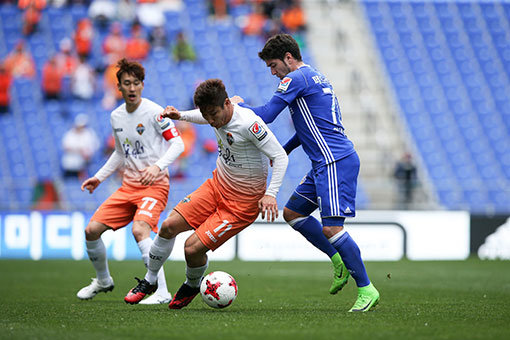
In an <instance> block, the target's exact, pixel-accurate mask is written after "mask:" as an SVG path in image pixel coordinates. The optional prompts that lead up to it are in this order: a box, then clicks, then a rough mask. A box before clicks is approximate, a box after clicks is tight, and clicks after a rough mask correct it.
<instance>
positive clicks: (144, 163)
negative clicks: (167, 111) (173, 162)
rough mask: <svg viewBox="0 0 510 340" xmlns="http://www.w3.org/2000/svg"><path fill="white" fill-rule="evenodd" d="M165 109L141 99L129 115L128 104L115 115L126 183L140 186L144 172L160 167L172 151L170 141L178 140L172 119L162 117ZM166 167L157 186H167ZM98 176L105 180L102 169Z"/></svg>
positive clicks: (120, 107)
mask: <svg viewBox="0 0 510 340" xmlns="http://www.w3.org/2000/svg"><path fill="white" fill-rule="evenodd" d="M163 110H164V109H163V108H162V107H161V106H160V105H158V104H156V103H154V102H152V101H150V100H149V99H146V98H142V102H141V103H140V106H138V108H137V109H136V110H135V111H134V112H131V113H130V112H127V111H126V104H125V103H124V104H122V105H121V106H119V107H118V108H116V109H115V110H114V111H113V112H112V114H111V118H110V122H111V125H112V130H113V136H114V138H115V153H117V155H122V157H123V159H124V179H123V182H124V183H126V184H129V185H132V186H133V185H134V186H140V182H139V181H140V178H141V175H142V170H143V169H144V168H146V167H149V166H151V165H154V164H156V165H158V166H160V164H158V161H160V160H161V159H162V157H163V156H164V155H165V153H166V151H167V150H168V149H169V144H168V142H167V141H168V140H170V139H172V138H174V137H179V132H178V131H177V129H176V128H175V125H174V123H173V122H172V120H171V119H168V118H161V116H160V115H161V113H162V112H163ZM179 138H180V137H179ZM181 152H182V150H181ZM179 153H180V152H179ZM177 156H178V155H177ZM117 157H118V156H117ZM166 165H167V164H166ZM166 165H165V166H163V165H161V166H160V168H161V169H164V171H161V172H160V173H159V175H158V177H157V178H156V180H155V181H154V185H166V186H168V184H169V180H168V179H169V175H168V170H167V169H166ZM96 177H98V178H99V179H100V180H101V181H102V180H103V179H104V178H103V177H105V176H104V175H102V174H101V170H100V171H98V174H96Z"/></svg>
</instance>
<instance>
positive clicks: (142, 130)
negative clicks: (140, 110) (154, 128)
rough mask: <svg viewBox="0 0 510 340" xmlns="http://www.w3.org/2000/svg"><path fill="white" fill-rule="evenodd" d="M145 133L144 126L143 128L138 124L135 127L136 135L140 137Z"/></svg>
mask: <svg viewBox="0 0 510 340" xmlns="http://www.w3.org/2000/svg"><path fill="white" fill-rule="evenodd" d="M144 131H145V126H143V124H142V123H140V124H138V125H137V126H136V132H138V134H139V135H140V136H141V135H142V133H143V132H144Z"/></svg>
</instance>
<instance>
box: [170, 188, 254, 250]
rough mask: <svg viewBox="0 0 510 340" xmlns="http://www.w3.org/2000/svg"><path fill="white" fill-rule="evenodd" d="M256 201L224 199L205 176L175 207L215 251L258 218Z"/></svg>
mask: <svg viewBox="0 0 510 340" xmlns="http://www.w3.org/2000/svg"><path fill="white" fill-rule="evenodd" d="M258 201H259V199H253V198H250V199H246V200H244V201H233V200H227V199H225V197H223V196H222V195H221V194H220V192H219V191H218V188H217V187H216V185H215V184H214V181H213V180H212V179H208V180H206V181H205V182H204V183H203V184H202V185H201V186H200V187H199V188H198V189H197V190H195V191H194V192H193V193H191V194H190V195H188V196H186V197H185V198H184V199H183V200H182V201H181V202H180V203H179V204H178V205H177V206H176V207H175V208H174V209H175V211H177V212H178V213H179V214H180V215H182V217H184V219H185V220H186V222H188V224H189V225H190V226H191V227H193V228H194V229H195V232H196V234H197V236H198V238H200V241H202V243H203V244H204V245H205V246H206V247H207V248H209V249H211V250H213V251H214V250H216V249H217V248H218V247H219V246H221V245H222V244H223V243H225V242H226V241H227V240H228V239H230V238H231V237H232V236H234V235H236V234H238V233H239V232H240V231H241V230H243V229H244V228H246V227H247V226H249V225H250V224H252V223H253V222H254V221H255V220H256V219H257V216H258V214H259V207H258Z"/></svg>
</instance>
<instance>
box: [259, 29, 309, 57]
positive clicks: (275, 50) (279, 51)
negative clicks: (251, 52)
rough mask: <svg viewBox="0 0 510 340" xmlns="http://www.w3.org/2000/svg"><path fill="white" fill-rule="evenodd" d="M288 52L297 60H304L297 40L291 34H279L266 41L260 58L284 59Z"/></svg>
mask: <svg viewBox="0 0 510 340" xmlns="http://www.w3.org/2000/svg"><path fill="white" fill-rule="evenodd" d="M287 52H289V53H290V54H291V55H292V56H293V57H294V59H296V60H297V61H302V58H301V51H300V50H299V45H298V43H297V42H296V40H294V38H293V37H292V36H291V35H289V34H277V35H274V36H272V37H271V38H269V39H268V40H267V41H266V44H265V45H264V48H263V49H262V51H260V52H259V58H260V59H262V60H264V61H267V60H270V59H280V60H283V58H284V57H285V53H287Z"/></svg>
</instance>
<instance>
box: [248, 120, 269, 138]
mask: <svg viewBox="0 0 510 340" xmlns="http://www.w3.org/2000/svg"><path fill="white" fill-rule="evenodd" d="M250 132H251V133H252V134H253V135H254V136H255V138H257V139H258V140H263V139H264V138H266V136H267V131H266V130H265V129H264V127H263V126H262V125H260V124H259V123H258V122H255V123H253V124H252V125H251V126H250Z"/></svg>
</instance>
